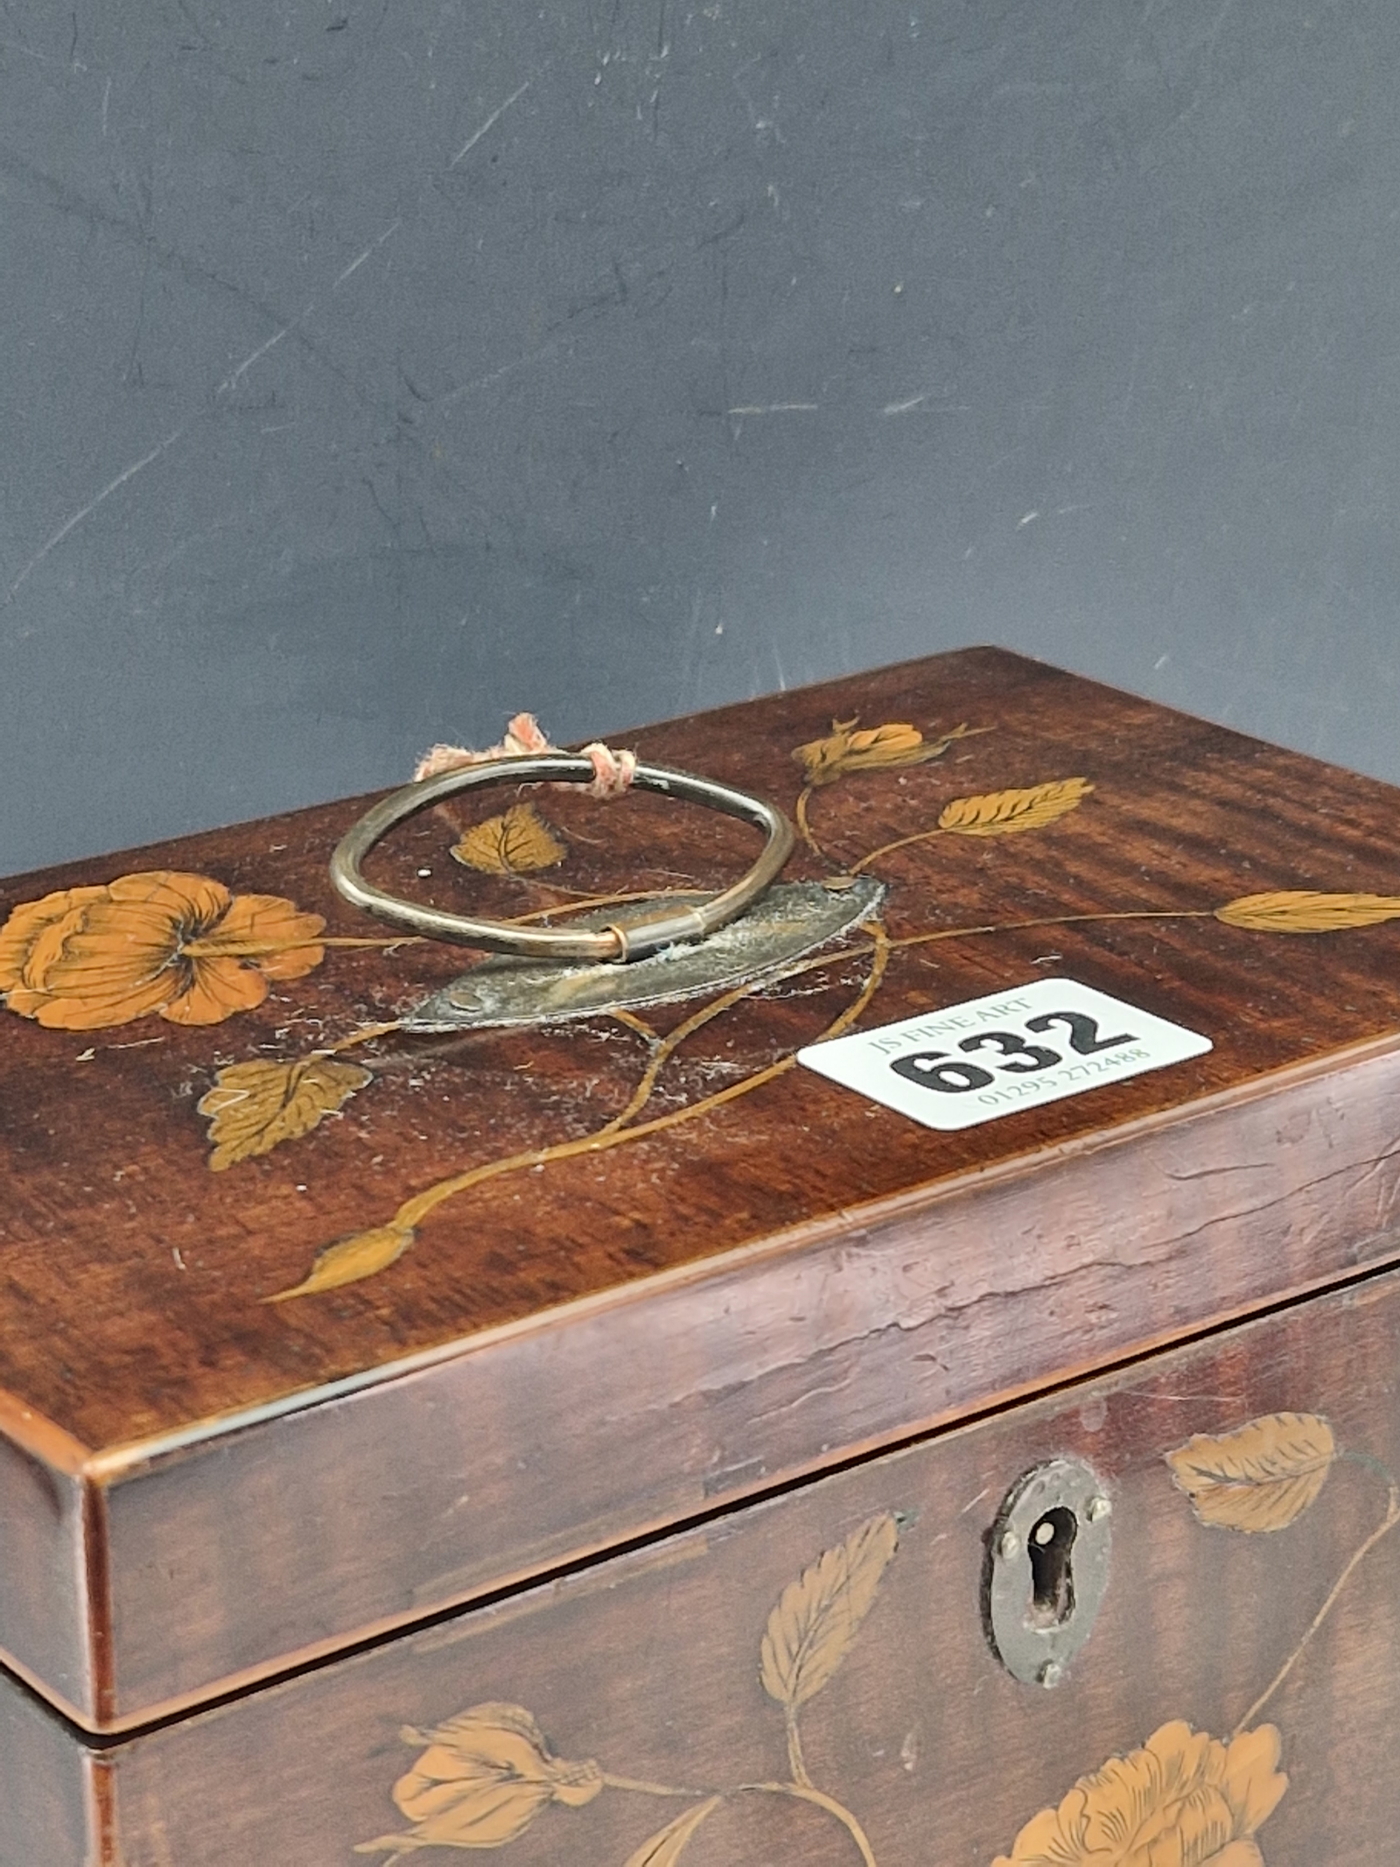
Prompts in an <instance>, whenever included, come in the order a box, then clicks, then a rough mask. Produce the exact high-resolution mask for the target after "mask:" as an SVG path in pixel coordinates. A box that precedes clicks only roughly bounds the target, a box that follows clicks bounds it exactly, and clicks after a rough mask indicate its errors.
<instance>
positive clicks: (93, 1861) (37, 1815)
mask: <svg viewBox="0 0 1400 1867" xmlns="http://www.w3.org/2000/svg"><path fill="white" fill-rule="evenodd" d="M91 1769H92V1763H91V1760H90V1758H89V1757H88V1755H87V1753H86V1751H85V1750H84V1748H83V1746H82V1744H81V1743H80V1742H79V1740H78V1739H77V1738H76V1737H75V1736H74V1734H73V1732H72V1731H71V1730H70V1729H69V1728H68V1727H67V1726H66V1725H64V1724H63V1723H62V1721H61V1720H60V1719H58V1718H56V1717H54V1716H53V1715H52V1713H50V1712H48V1711H46V1710H45V1709H44V1708H43V1707H41V1706H40V1705H39V1704H38V1703H37V1702H36V1701H35V1700H34V1699H33V1698H32V1697H31V1696H30V1694H29V1693H28V1692H26V1691H25V1690H24V1688H23V1687H22V1686H20V1685H18V1684H17V1683H16V1682H15V1681H14V1680H13V1679H11V1678H10V1677H9V1675H8V1674H7V1673H4V1672H0V1867H105V1863H103V1861H102V1854H101V1846H100V1842H99V1838H98V1835H97V1833H96V1828H97V1804H96V1800H95V1797H94V1795H93V1791H92V1788H91V1786H90V1772H91Z"/></svg>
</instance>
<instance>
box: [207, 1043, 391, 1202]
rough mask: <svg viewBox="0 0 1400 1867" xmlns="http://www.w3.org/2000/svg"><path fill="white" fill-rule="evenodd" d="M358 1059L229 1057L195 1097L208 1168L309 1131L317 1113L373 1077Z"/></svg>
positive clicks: (323, 1112) (331, 1107)
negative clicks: (205, 1128) (205, 1127)
mask: <svg viewBox="0 0 1400 1867" xmlns="http://www.w3.org/2000/svg"><path fill="white" fill-rule="evenodd" d="M373 1080H374V1075H373V1072H372V1071H370V1070H366V1069H363V1068H361V1066H360V1065H359V1064H358V1063H337V1062H336V1061H335V1059H334V1058H333V1057H308V1058H306V1059H304V1060H303V1061H302V1062H300V1063H230V1064H229V1065H228V1066H227V1068H225V1069H222V1070H220V1071H219V1073H218V1075H217V1076H216V1077H215V1078H214V1087H213V1088H212V1089H211V1090H209V1092H208V1094H207V1095H205V1096H203V1097H201V1099H200V1101H199V1103H198V1108H199V1112H200V1114H201V1115H210V1116H212V1117H213V1120H212V1121H211V1122H210V1124H209V1139H210V1140H211V1141H212V1142H213V1143H214V1149H213V1152H212V1153H211V1154H210V1156H209V1165H210V1168H211V1169H212V1170H213V1172H215V1173H222V1172H223V1171H224V1170H225V1168H227V1167H232V1166H233V1165H234V1163H235V1162H236V1161H240V1160H251V1159H252V1158H253V1157H254V1156H255V1155H257V1154H270V1153H271V1152H272V1150H273V1148H275V1147H278V1146H280V1144H281V1143H282V1142H283V1141H294V1140H296V1139H297V1137H298V1136H299V1135H304V1134H310V1132H311V1130H312V1129H313V1128H314V1127H316V1125H317V1123H318V1122H320V1120H321V1119H322V1117H323V1116H325V1115H330V1114H333V1113H334V1112H335V1110H337V1109H339V1108H343V1107H344V1105H345V1103H346V1102H348V1101H349V1099H350V1097H351V1096H353V1095H354V1093H355V1091H356V1090H357V1089H363V1088H364V1086H365V1084H366V1083H369V1082H373Z"/></svg>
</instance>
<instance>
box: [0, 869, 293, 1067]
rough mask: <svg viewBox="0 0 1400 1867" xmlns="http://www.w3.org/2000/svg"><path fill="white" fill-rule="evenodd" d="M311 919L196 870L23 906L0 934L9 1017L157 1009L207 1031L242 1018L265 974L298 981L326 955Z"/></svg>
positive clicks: (274, 898) (115, 1014)
mask: <svg viewBox="0 0 1400 1867" xmlns="http://www.w3.org/2000/svg"><path fill="white" fill-rule="evenodd" d="M324 926H325V922H324V921H323V920H322V918H321V916H320V915H319V914H303V913H302V912H301V911H300V910H299V909H298V908H297V907H296V906H295V904H294V903H293V902H291V901H284V900H283V899H282V898H281V897H280V896H278V895H235V894H231V893H230V892H229V890H228V889H227V888H225V887H224V886H223V884H222V883H221V882H215V881H210V880H209V878H208V877H207V876H203V875H182V874H180V873H178V872H176V871H174V870H170V869H156V870H151V871H148V872H146V873H143V874H139V875H123V876H120V877H118V879H117V880H116V881H114V882H110V883H108V884H107V885H106V886H105V887H101V888H63V889H60V890H59V891H58V892H57V893H55V894H51V895H45V896H44V898H43V899H42V900H41V901H26V902H24V903H23V904H22V905H21V906H19V907H17V908H16V909H15V910H14V912H13V913H12V914H11V915H10V917H9V919H8V920H7V921H6V922H5V925H4V927H3V928H0V992H3V993H4V994H5V1002H6V1004H7V1005H8V1006H9V1008H10V1010H11V1011H17V1012H18V1013H19V1014H20V1016H21V1017H24V1018H34V1019H36V1020H37V1021H38V1022H39V1023H40V1024H43V1025H47V1026H50V1027H52V1028H54V1029H58V1030H66V1031H93V1030H99V1029H102V1028H103V1027H105V1026H108V1025H113V1024H126V1023H129V1022H130V1020H131V1019H133V1018H141V1017H145V1016H147V1015H148V1014H150V1013H152V1012H159V1014H160V1015H161V1017H163V1018H168V1019H169V1020H170V1021H171V1023H173V1024H218V1023H221V1022H222V1020H223V1019H225V1018H228V1017H231V1016H232V1015H233V1014H234V1012H237V1011H251V1010H252V1009H253V1007H254V1006H256V1005H260V1004H261V1003H262V1001H263V1000H264V999H265V998H266V997H267V994H268V987H269V984H270V982H271V981H272V980H274V979H298V978H300V977H301V976H302V975H303V974H304V973H308V972H310V971H311V970H312V968H313V967H315V966H319V965H320V963H321V960H322V959H323V957H324V954H325V949H324V948H323V947H322V946H319V945H318V944H317V935H318V934H320V933H321V931H322V929H323V928H324Z"/></svg>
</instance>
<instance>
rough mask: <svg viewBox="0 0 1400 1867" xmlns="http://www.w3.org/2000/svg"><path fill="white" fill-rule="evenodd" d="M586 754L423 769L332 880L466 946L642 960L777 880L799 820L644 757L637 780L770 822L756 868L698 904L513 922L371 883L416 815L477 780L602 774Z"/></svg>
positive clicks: (381, 909) (738, 909)
mask: <svg viewBox="0 0 1400 1867" xmlns="http://www.w3.org/2000/svg"><path fill="white" fill-rule="evenodd" d="M594 775H595V774H594V770H593V766H592V764H591V763H590V761H589V760H588V759H586V758H581V757H579V756H578V755H577V754H576V753H572V752H538V753H531V754H530V755H529V756H528V757H525V758H503V759H492V760H491V761H490V762H489V763H487V764H481V765H467V766H464V767H462V768H461V769H459V770H457V771H446V772H442V773H440V774H439V775H438V776H437V777H435V778H423V779H420V780H419V781H418V782H417V783H416V784H406V785H404V786H403V788H402V789H401V790H398V791H394V792H391V793H390V795H389V796H388V797H386V798H383V799H382V800H381V801H380V802H379V803H378V804H375V805H374V806H373V808H372V809H370V810H367V811H366V812H365V814H364V816H363V817H361V818H360V820H359V822H358V823H356V824H355V825H354V827H353V828H352V829H351V830H349V831H348V832H347V834H346V835H345V836H343V837H342V838H341V840H340V842H339V843H338V844H337V846H336V850H335V854H334V855H333V856H332V857H331V880H332V881H333V882H334V883H335V885H336V887H337V888H338V889H339V891H340V893H341V894H342V895H344V897H345V899H346V900H347V901H350V902H353V903H354V905H355V906H356V907H357V908H363V909H364V910H365V912H366V913H368V914H373V915H375V916H376V917H377V918H378V919H379V920H382V921H387V922H388V923H389V925H390V926H391V927H400V928H402V929H403V931H404V932H405V933H410V934H422V935H426V936H427V938H428V939H430V940H450V941H454V942H456V943H457V944H458V945H460V946H477V947H484V948H485V949H487V951H489V952H495V953H515V954H518V955H520V956H521V957H522V958H525V959H545V960H632V959H644V958H645V957H646V955H647V954H648V953H658V952H660V951H661V949H662V948H663V947H668V946H674V945H676V943H677V942H678V941H682V940H698V939H700V938H702V937H703V936H704V935H705V934H710V933H713V932H714V931H715V930H716V928H719V927H723V926H724V925H725V924H726V923H727V922H729V921H732V920H734V919H736V918H737V917H738V916H739V915H740V914H742V913H743V911H744V909H745V908H747V907H749V906H750V905H751V904H752V903H753V902H754V901H756V900H757V899H758V897H759V896H760V895H761V894H762V893H763V891H764V889H765V888H767V886H768V884H769V883H770V882H771V881H772V880H773V879H774V877H775V876H776V875H777V874H778V873H779V871H780V870H781V868H782V866H783V864H784V863H785V862H786V861H787V859H788V857H789V856H790V855H791V854H792V846H793V829H792V825H791V824H790V823H789V822H788V820H787V818H786V817H785V816H784V815H783V813H782V811H780V810H778V809H776V808H775V807H774V806H773V805H772V804H767V803H765V802H764V801H763V799H762V798H758V797H750V796H749V795H748V793H747V792H744V791H736V790H734V789H732V788H731V786H729V785H727V784H719V783H717V782H716V781H715V780H714V779H712V778H697V777H694V776H692V774H691V773H689V772H683V771H666V770H664V769H663V768H662V767H661V766H659V765H638V767H637V769H636V773H635V775H634V776H633V779H632V783H633V785H634V786H635V787H636V788H637V789H638V790H639V791H659V792H661V793H662V795H663V796H666V797H678V798H681V799H682V800H683V801H684V802H686V803H689V804H702V805H705V806H706V807H707V808H709V809H710V810H718V811H721V812H723V814H724V815H725V816H726V817H738V818H740V819H741V820H742V821H743V822H745V823H751V824H753V825H754V827H755V828H756V829H759V830H762V831H763V832H764V834H765V836H766V837H767V839H768V840H767V842H766V843H765V844H764V847H763V851H762V853H761V854H760V856H759V858H758V860H757V862H755V863H754V865H753V867H752V868H751V869H750V870H749V871H748V873H747V874H746V875H743V876H741V877H740V878H739V880H738V881H737V882H734V883H732V884H731V885H730V886H729V887H728V888H724V889H721V890H720V892H719V893H718V894H715V895H711V896H709V898H708V899H707V900H704V901H698V902H696V903H695V904H694V906H685V907H668V908H667V909H666V910H665V912H664V913H659V914H658V913H651V914H647V913H643V914H641V915H639V916H637V917H636V918H635V919H619V920H618V921H617V922H616V924H614V925H613V926H610V927H603V928H594V929H584V928H573V929H564V928H552V927H512V926H510V925H508V924H507V923H506V922H504V921H486V920H476V919H474V918H473V917H471V916H469V915H466V914H448V913H445V912H444V911H443V910H442V909H441V908H429V907H421V906H419V905H418V903H416V902H413V901H403V900H401V899H400V898H399V897H398V896H397V895H390V894H386V893H385V892H384V890H383V889H382V888H376V887H374V886H373V884H372V883H370V882H367V881H366V880H365V878H364V876H363V875H362V874H361V872H360V864H361V863H362V862H363V861H364V859H365V857H366V856H367V855H368V854H369V852H370V850H371V849H373V848H374V846H375V844H376V843H377V842H379V841H380V839H381V838H382V837H384V836H386V835H387V834H388V832H389V831H390V830H392V829H393V828H394V826H395V824H398V823H402V822H403V821H404V819H405V818H406V817H414V816H417V814H418V812H419V811H420V810H427V809H428V808H429V807H430V806H431V805H433V804H438V803H441V801H442V800H443V798H445V797H455V796H456V794H457V792H459V791H470V790H473V789H474V788H475V787H476V786H477V785H489V784H525V783H531V782H538V781H540V780H546V781H548V782H550V783H554V784H559V783H563V784H587V783H589V782H590V780H591V779H592V778H593V777H594Z"/></svg>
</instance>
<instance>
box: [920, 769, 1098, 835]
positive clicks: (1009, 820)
mask: <svg viewBox="0 0 1400 1867" xmlns="http://www.w3.org/2000/svg"><path fill="white" fill-rule="evenodd" d="M1093 788H1094V787H1093V785H1091V784H1090V783H1089V781H1088V779H1087V778H1056V779H1054V780H1052V782H1050V783H1049V784H1032V785H1028V786H1027V787H1026V788H1025V789H1024V790H1020V791H987V792H984V793H983V795H982V796H980V797H955V798H954V799H953V801H952V802H951V803H950V804H945V805H944V807H943V813H942V815H941V816H940V817H939V819H938V827H939V829H940V830H946V831H948V832H949V833H950V834H951V835H953V836H1011V835H1014V834H1015V833H1016V832H1017V831H1019V830H1039V829H1041V828H1043V827H1044V825H1045V824H1047V823H1053V822H1054V821H1055V819H1056V818H1057V817H1063V816H1066V815H1067V814H1068V813H1069V812H1070V811H1071V810H1075V809H1077V808H1078V806H1079V805H1080V804H1082V803H1083V801H1084V799H1085V798H1086V797H1087V796H1088V795H1089V793H1090V792H1091V791H1092V790H1093Z"/></svg>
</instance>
